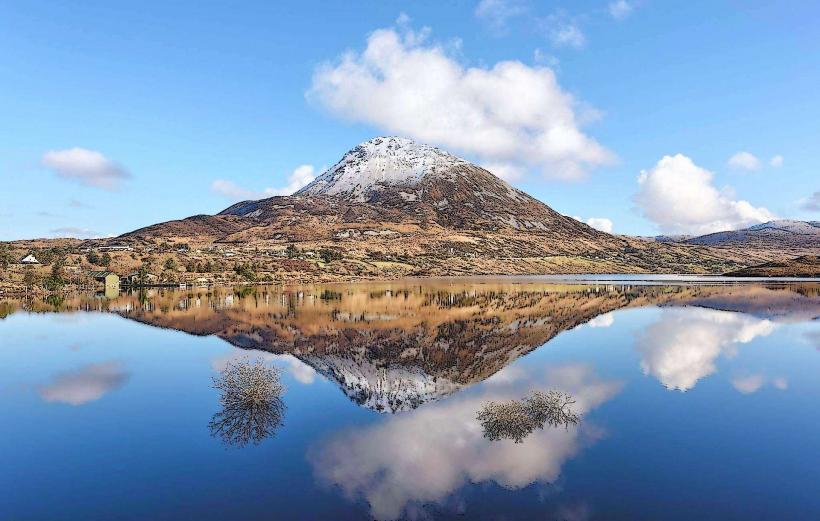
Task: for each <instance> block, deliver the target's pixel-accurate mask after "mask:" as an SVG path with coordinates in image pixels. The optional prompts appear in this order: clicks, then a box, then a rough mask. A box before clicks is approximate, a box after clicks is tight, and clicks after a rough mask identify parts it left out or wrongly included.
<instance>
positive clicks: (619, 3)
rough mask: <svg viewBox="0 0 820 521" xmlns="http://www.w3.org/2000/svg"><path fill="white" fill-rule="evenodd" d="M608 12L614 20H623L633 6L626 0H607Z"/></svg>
mask: <svg viewBox="0 0 820 521" xmlns="http://www.w3.org/2000/svg"><path fill="white" fill-rule="evenodd" d="M608 7H609V14H610V15H611V16H612V18H614V19H616V20H623V19H624V18H626V17H627V16H629V15H630V13H632V10H633V9H634V6H633V5H632V4H631V3H630V2H627V1H626V0H615V1H614V2H609V6H608Z"/></svg>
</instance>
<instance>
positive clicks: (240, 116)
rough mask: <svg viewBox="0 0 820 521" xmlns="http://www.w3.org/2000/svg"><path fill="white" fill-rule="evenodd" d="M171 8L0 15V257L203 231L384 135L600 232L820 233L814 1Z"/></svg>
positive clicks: (57, 8)
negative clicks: (458, 163)
mask: <svg viewBox="0 0 820 521" xmlns="http://www.w3.org/2000/svg"><path fill="white" fill-rule="evenodd" d="M167 4H169V3H167V2H140V3H133V2H132V3H124V2H94V1H87V2H81V3H68V2H41V1H36V0H27V1H25V2H13V1H12V2H4V3H2V4H0V49H2V51H0V137H1V138H2V139H0V177H2V186H3V189H2V192H0V240H9V239H18V238H30V237H51V236H56V235H71V234H75V235H81V236H107V235H116V234H119V233H123V232H126V231H129V230H132V229H134V228H137V227H140V226H144V225H148V224H152V223H154V222H159V221H163V220H168V219H174V218H182V217H186V216H189V215H193V214H197V213H215V212H217V211H219V210H221V209H223V208H225V207H226V206H228V205H229V204H231V203H232V202H233V201H234V200H235V199H236V198H237V197H242V196H246V195H258V194H260V195H261V194H264V193H268V194H270V193H285V192H286V191H287V190H288V189H292V188H293V187H294V186H298V185H299V184H301V183H303V182H305V181H306V180H307V179H309V178H310V176H311V175H315V174H316V173H317V172H319V171H320V170H321V168H323V167H327V166H330V165H332V164H333V163H335V162H336V161H337V160H338V159H339V158H340V157H341V156H342V155H343V153H344V152H345V151H347V150H348V149H349V148H351V147H353V146H355V145H356V144H357V143H359V142H361V141H364V140H366V139H369V138H371V137H374V136H376V135H382V134H401V135H407V136H408V137H412V138H415V139H418V140H420V141H426V142H428V143H430V144H434V145H437V146H441V147H442V148H445V149H447V150H450V151H452V152H454V153H457V154H459V155H462V156H464V157H467V158H468V159H471V160H475V161H477V162H479V163H481V164H483V165H485V166H488V167H491V168H496V169H497V170H498V172H497V173H500V174H502V175H505V176H507V178H508V179H509V180H511V182H512V183H513V184H514V185H516V186H518V187H520V188H522V189H524V190H525V191H527V192H529V193H531V194H532V195H534V196H535V197H538V198H539V199H541V200H543V201H544V202H546V203H547V204H549V205H551V206H552V207H553V208H555V209H556V210H558V211H560V212H562V213H565V214H568V215H573V216H578V217H580V218H582V219H583V220H587V219H590V218H598V219H607V220H609V221H611V223H612V230H613V231H615V232H617V233H629V234H655V233H659V232H668V233H700V232H705V231H713V230H716V229H720V228H727V227H741V226H747V225H749V224H754V223H755V222H760V221H762V220H764V219H767V218H770V217H788V218H800V219H817V218H818V216H820V214H818V213H817V210H818V209H820V195H818V194H816V192H818V191H820V176H818V175H817V166H816V161H817V159H818V158H817V154H818V148H817V144H818V143H820V123H818V122H820V96H817V85H820V39H819V38H817V37H816V21H817V20H818V19H820V5H818V4H817V3H816V2H804V3H800V2H787V3H771V2H762V1H760V2H756V1H726V2H685V3H684V2H674V3H672V2H660V1H652V0H634V1H627V2H624V1H614V2H612V1H606V0H605V1H596V2H592V1H588V2H525V1H520V2H513V1H512V0H508V1H504V0H484V2H476V1H472V2H467V1H463V2H449V3H439V2H413V3H407V4H400V3H398V2H375V1H374V2H339V3H335V4H331V3H330V2H311V1H300V2H293V3H286V2H276V3H275V5H274V3H271V2H248V3H246V4H245V5H243V6H242V8H241V9H240V8H238V7H236V6H232V5H228V4H227V3H216V2H174V3H173V4H174V5H173V6H170V5H167ZM440 4H446V5H440ZM345 53H348V54H347V55H345ZM345 56H346V57H345ZM499 64H501V65H499ZM505 64H506V65H505ZM438 66H441V67H444V68H445V69H446V70H448V71H450V73H451V77H449V79H448V80H442V76H441V75H440V74H438V73H437V72H435V71H437V70H440V69H438V68H437V67H438ZM441 70H444V69H441ZM510 71H512V72H510ZM507 72H510V74H507ZM397 78H398V80H399V81H397ZM402 78H406V79H408V80H410V81H400V80H402ZM431 93H432V94H431ZM442 93H448V96H450V95H451V96H452V99H447V102H446V103H444V102H443V98H442ZM391 103H392V104H393V105H391ZM407 103H412V106H413V109H412V110H406V108H407V106H408V105H407ZM442 107H443V110H442ZM450 111H452V113H451V112H450ZM556 129H557V130H558V131H560V132H557V133H556ZM493 136H501V138H499V139H497V140H496V139H495V138H494V137H493ZM510 136H520V137H521V138H520V139H516V140H513V141H512V142H507V141H505V138H508V137H510ZM556 136H558V137H556ZM567 136H569V137H567ZM501 142H503V143H505V144H504V146H496V145H498V143H501ZM737 154H740V155H737ZM733 156H736V157H735V159H734V160H733V161H730V159H731V158H732V157H733ZM776 156H779V157H780V159H779V160H777V159H774V158H775V157H776ZM773 159H774V161H773ZM299 167H302V168H301V169H300V168H299ZM297 169H298V170H297ZM295 171H296V174H295V175H294V172H295ZM494 171H495V170H494ZM642 171H643V174H641V172H642ZM639 178H640V180H639ZM266 190H267V191H266ZM595 223H596V225H597V226H602V227H604V228H607V227H608V225H607V224H606V223H605V222H603V221H600V220H599V221H595Z"/></svg>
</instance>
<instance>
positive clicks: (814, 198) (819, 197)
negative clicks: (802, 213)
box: [800, 191, 820, 212]
mask: <svg viewBox="0 0 820 521" xmlns="http://www.w3.org/2000/svg"><path fill="white" fill-rule="evenodd" d="M800 208H802V209H804V210H808V211H810V212H820V191H817V192H814V193H813V194H811V197H808V198H806V199H805V200H804V201H803V204H801V205H800Z"/></svg>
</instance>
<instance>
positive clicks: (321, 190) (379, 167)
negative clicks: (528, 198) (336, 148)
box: [295, 137, 470, 201]
mask: <svg viewBox="0 0 820 521" xmlns="http://www.w3.org/2000/svg"><path fill="white" fill-rule="evenodd" d="M469 164H470V163H468V162H467V161H465V160H464V159H461V158H458V157H456V156H454V155H451V154H448V153H447V152H444V151H443V150H439V149H438V148H435V147H432V146H430V145H423V144H420V143H416V142H415V141H412V140H410V139H406V138H400V137H377V138H373V139H371V140H370V141H365V142H364V143H362V144H360V145H358V146H356V147H355V148H353V149H351V150H350V151H349V152H348V153H346V154H345V155H344V157H342V159H341V161H339V162H338V163H336V164H335V165H334V166H333V167H332V168H330V169H329V170H328V171H326V172H325V173H323V174H322V175H320V176H319V177H317V178H316V179H315V180H314V181H313V182H312V183H310V184H309V185H307V186H306V187H304V188H302V189H301V190H299V191H298V192H296V194H295V195H343V196H345V197H346V198H348V199H349V200H355V201H367V200H368V199H369V197H370V195H371V194H372V193H373V192H376V191H378V190H380V189H381V188H382V187H384V186H412V185H414V184H416V183H418V182H419V181H420V180H421V179H422V178H423V177H425V176H426V175H428V174H434V173H437V172H444V171H446V170H448V169H450V168H451V167H453V166H459V165H469Z"/></svg>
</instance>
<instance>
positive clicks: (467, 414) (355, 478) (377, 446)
mask: <svg viewBox="0 0 820 521" xmlns="http://www.w3.org/2000/svg"><path fill="white" fill-rule="evenodd" d="M621 385H622V384H621V383H620V382H618V381H614V380H607V379H603V378H601V377H599V376H598V375H596V374H595V372H594V371H593V370H592V368H591V367H590V366H588V365H585V364H570V365H562V366H556V367H551V368H547V369H546V370H539V371H532V370H531V371H529V372H524V371H517V372H516V373H515V374H512V375H506V377H505V378H503V379H499V380H497V381H488V382H487V385H485V386H484V392H483V393H482V394H479V395H477V396H456V397H453V398H452V399H450V400H446V401H443V402H440V403H435V404H430V405H427V406H425V407H423V408H419V409H417V410H415V411H412V412H410V413H407V414H402V415H396V416H392V417H390V418H387V419H386V421H384V422H380V423H377V424H375V425H369V426H366V427H360V428H354V429H352V430H349V431H346V432H342V433H340V434H336V435H334V436H332V437H331V438H330V439H328V440H326V441H324V442H322V443H320V444H317V445H315V446H314V447H312V449H311V450H310V451H309V453H308V458H309V460H310V462H311V464H312V465H313V469H314V473H315V475H316V477H317V479H318V480H319V481H320V483H323V484H325V485H327V486H333V487H339V488H340V489H341V490H342V491H343V492H344V493H345V495H347V496H348V497H350V498H352V499H357V498H361V499H364V500H365V501H367V503H368V504H369V505H370V508H371V514H372V515H373V517H375V518H377V519H396V518H399V517H402V515H403V513H406V512H407V510H408V509H410V508H421V507H422V506H423V505H425V504H430V503H433V504H438V505H440V506H441V505H443V504H444V503H445V502H446V500H447V498H448V497H449V496H450V495H451V494H452V493H453V492H455V491H456V490H458V489H459V488H461V487H462V486H463V485H465V484H467V483H482V482H493V483H496V484H498V485H500V486H502V487H504V488H508V489H520V488H524V487H526V486H528V485H530V484H532V483H535V482H537V483H541V484H550V483H554V482H555V481H556V480H557V479H558V477H559V476H560V474H561V467H562V466H563V465H564V463H565V462H566V461H567V460H569V459H571V458H572V457H573V456H575V455H576V454H578V453H579V452H580V451H581V450H582V449H583V448H584V447H586V446H588V445H591V444H593V443H595V442H596V441H597V440H599V439H600V438H601V437H602V436H603V435H604V433H603V430H602V429H601V428H600V427H596V426H594V425H592V424H590V423H588V422H585V423H582V424H581V425H580V426H576V425H574V424H569V425H568V426H567V428H566V429H564V428H558V429H554V428H545V429H536V430H535V431H534V432H532V433H531V434H530V435H529V436H526V437H525V438H523V439H522V440H521V441H520V443H516V441H514V440H511V439H501V440H491V439H488V438H487V437H485V433H484V429H483V428H482V426H481V424H480V422H479V420H478V419H477V418H476V411H478V410H479V409H480V408H481V407H482V404H484V403H485V402H487V401H496V402H498V401H508V400H511V399H517V398H519V397H520V396H522V395H523V394H526V392H527V391H528V390H533V389H539V388H544V387H550V388H554V389H557V390H560V391H562V392H565V393H568V394H570V395H572V396H573V397H574V398H575V400H576V403H574V404H573V410H574V411H575V412H576V413H578V414H580V415H584V414H586V413H588V412H589V411H591V410H593V409H595V408H597V407H599V406H600V405H601V404H603V403H604V402H607V401H608V400H610V399H612V398H613V397H614V396H615V395H616V394H617V393H618V392H619V390H620V388H621Z"/></svg>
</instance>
